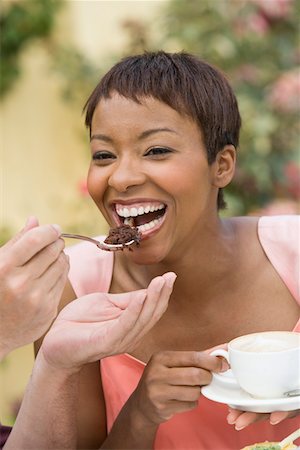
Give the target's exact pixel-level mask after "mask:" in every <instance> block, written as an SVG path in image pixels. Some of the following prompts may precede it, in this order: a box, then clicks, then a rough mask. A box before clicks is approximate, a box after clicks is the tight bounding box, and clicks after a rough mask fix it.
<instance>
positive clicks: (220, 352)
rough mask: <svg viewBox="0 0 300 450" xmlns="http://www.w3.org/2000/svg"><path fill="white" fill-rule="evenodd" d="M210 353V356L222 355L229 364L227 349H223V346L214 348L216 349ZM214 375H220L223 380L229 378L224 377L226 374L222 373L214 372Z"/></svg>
mask: <svg viewBox="0 0 300 450" xmlns="http://www.w3.org/2000/svg"><path fill="white" fill-rule="evenodd" d="M210 355H212V356H223V358H225V359H226V361H227V362H228V364H229V366H230V362H229V354H228V352H227V350H224V349H223V348H216V350H213V351H212V352H211V353H210ZM214 376H215V377H217V378H218V377H221V378H222V379H223V380H224V381H226V382H229V380H228V379H227V378H226V376H224V375H223V374H222V373H214Z"/></svg>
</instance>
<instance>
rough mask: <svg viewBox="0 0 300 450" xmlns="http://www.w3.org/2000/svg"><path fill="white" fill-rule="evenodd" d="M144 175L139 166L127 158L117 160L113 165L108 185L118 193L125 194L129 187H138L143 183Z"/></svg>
mask: <svg viewBox="0 0 300 450" xmlns="http://www.w3.org/2000/svg"><path fill="white" fill-rule="evenodd" d="M145 179H146V175H145V174H144V172H143V171H142V170H141V167H140V165H139V164H138V163H137V162H135V161H133V160H132V159H130V158H128V159H126V160H119V161H118V162H117V163H115V164H114V165H113V168H112V173H111V175H110V177H109V179H108V185H109V186H110V187H112V188H114V189H115V190H116V191H118V192H125V191H127V190H128V189H129V188H130V187H133V186H139V185H141V184H143V183H144V182H145Z"/></svg>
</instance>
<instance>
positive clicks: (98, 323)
mask: <svg viewBox="0 0 300 450" xmlns="http://www.w3.org/2000/svg"><path fill="white" fill-rule="evenodd" d="M175 279H176V275H175V274H174V273H172V272H169V273H166V274H164V275H162V276H159V277H156V278H154V279H153V280H152V281H151V283H150V284H149V286H148V288H147V289H141V290H138V291H133V292H128V293H122V294H109V293H93V294H89V295H86V296H84V297H80V298H78V299H77V300H74V301H73V302H72V303H70V304H68V305H67V306H66V307H65V308H64V309H63V310H62V311H61V312H60V314H59V315H58V317H57V319H56V320H55V322H54V323H53V325H52V327H51V329H50V330H49V332H48V334H47V335H46V337H45V339H44V341H43V344H42V347H41V349H40V351H42V352H43V356H44V359H45V360H46V361H47V363H48V364H50V365H51V366H54V367H57V368H64V369H67V370H70V371H74V370H75V371H76V370H79V369H80V367H81V366H82V365H84V364H87V363H90V362H93V361H97V360H99V359H101V358H104V357H105V356H109V355H113V354H117V353H124V352H128V351H130V350H131V349H133V348H134V347H135V346H136V345H137V343H138V342H139V340H140V339H141V338H142V336H144V335H145V334H146V333H147V332H148V331H149V330H150V329H151V328H152V327H153V325H154V324H155V323H156V322H157V321H158V320H159V319H160V317H161V316H162V314H163V313H164V311H165V310H166V308H167V306H168V301H169V298H170V295H171V292H172V289H173V284H174V281H175Z"/></svg>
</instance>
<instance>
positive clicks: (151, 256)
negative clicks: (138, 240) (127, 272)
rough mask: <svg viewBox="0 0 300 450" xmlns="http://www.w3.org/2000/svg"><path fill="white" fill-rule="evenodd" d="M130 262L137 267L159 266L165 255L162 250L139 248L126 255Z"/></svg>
mask: <svg viewBox="0 0 300 450" xmlns="http://www.w3.org/2000/svg"><path fill="white" fill-rule="evenodd" d="M127 255H128V256H127V257H129V258H130V259H131V261H132V262H134V263H135V264H138V265H147V266H148V265H152V264H159V263H161V262H162V261H163V260H164V259H165V257H166V255H165V253H164V252H163V251H162V249H161V248H160V249H157V251H155V249H154V248H153V247H152V248H149V249H143V248H141V247H139V248H135V249H134V250H133V251H132V252H130V254H127Z"/></svg>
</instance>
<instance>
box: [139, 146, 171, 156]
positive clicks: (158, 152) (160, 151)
mask: <svg viewBox="0 0 300 450" xmlns="http://www.w3.org/2000/svg"><path fill="white" fill-rule="evenodd" d="M168 153H172V151H171V150H170V149H169V148H166V147H153V148H151V149H150V150H148V152H147V153H146V155H145V156H163V155H166V154H168Z"/></svg>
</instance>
